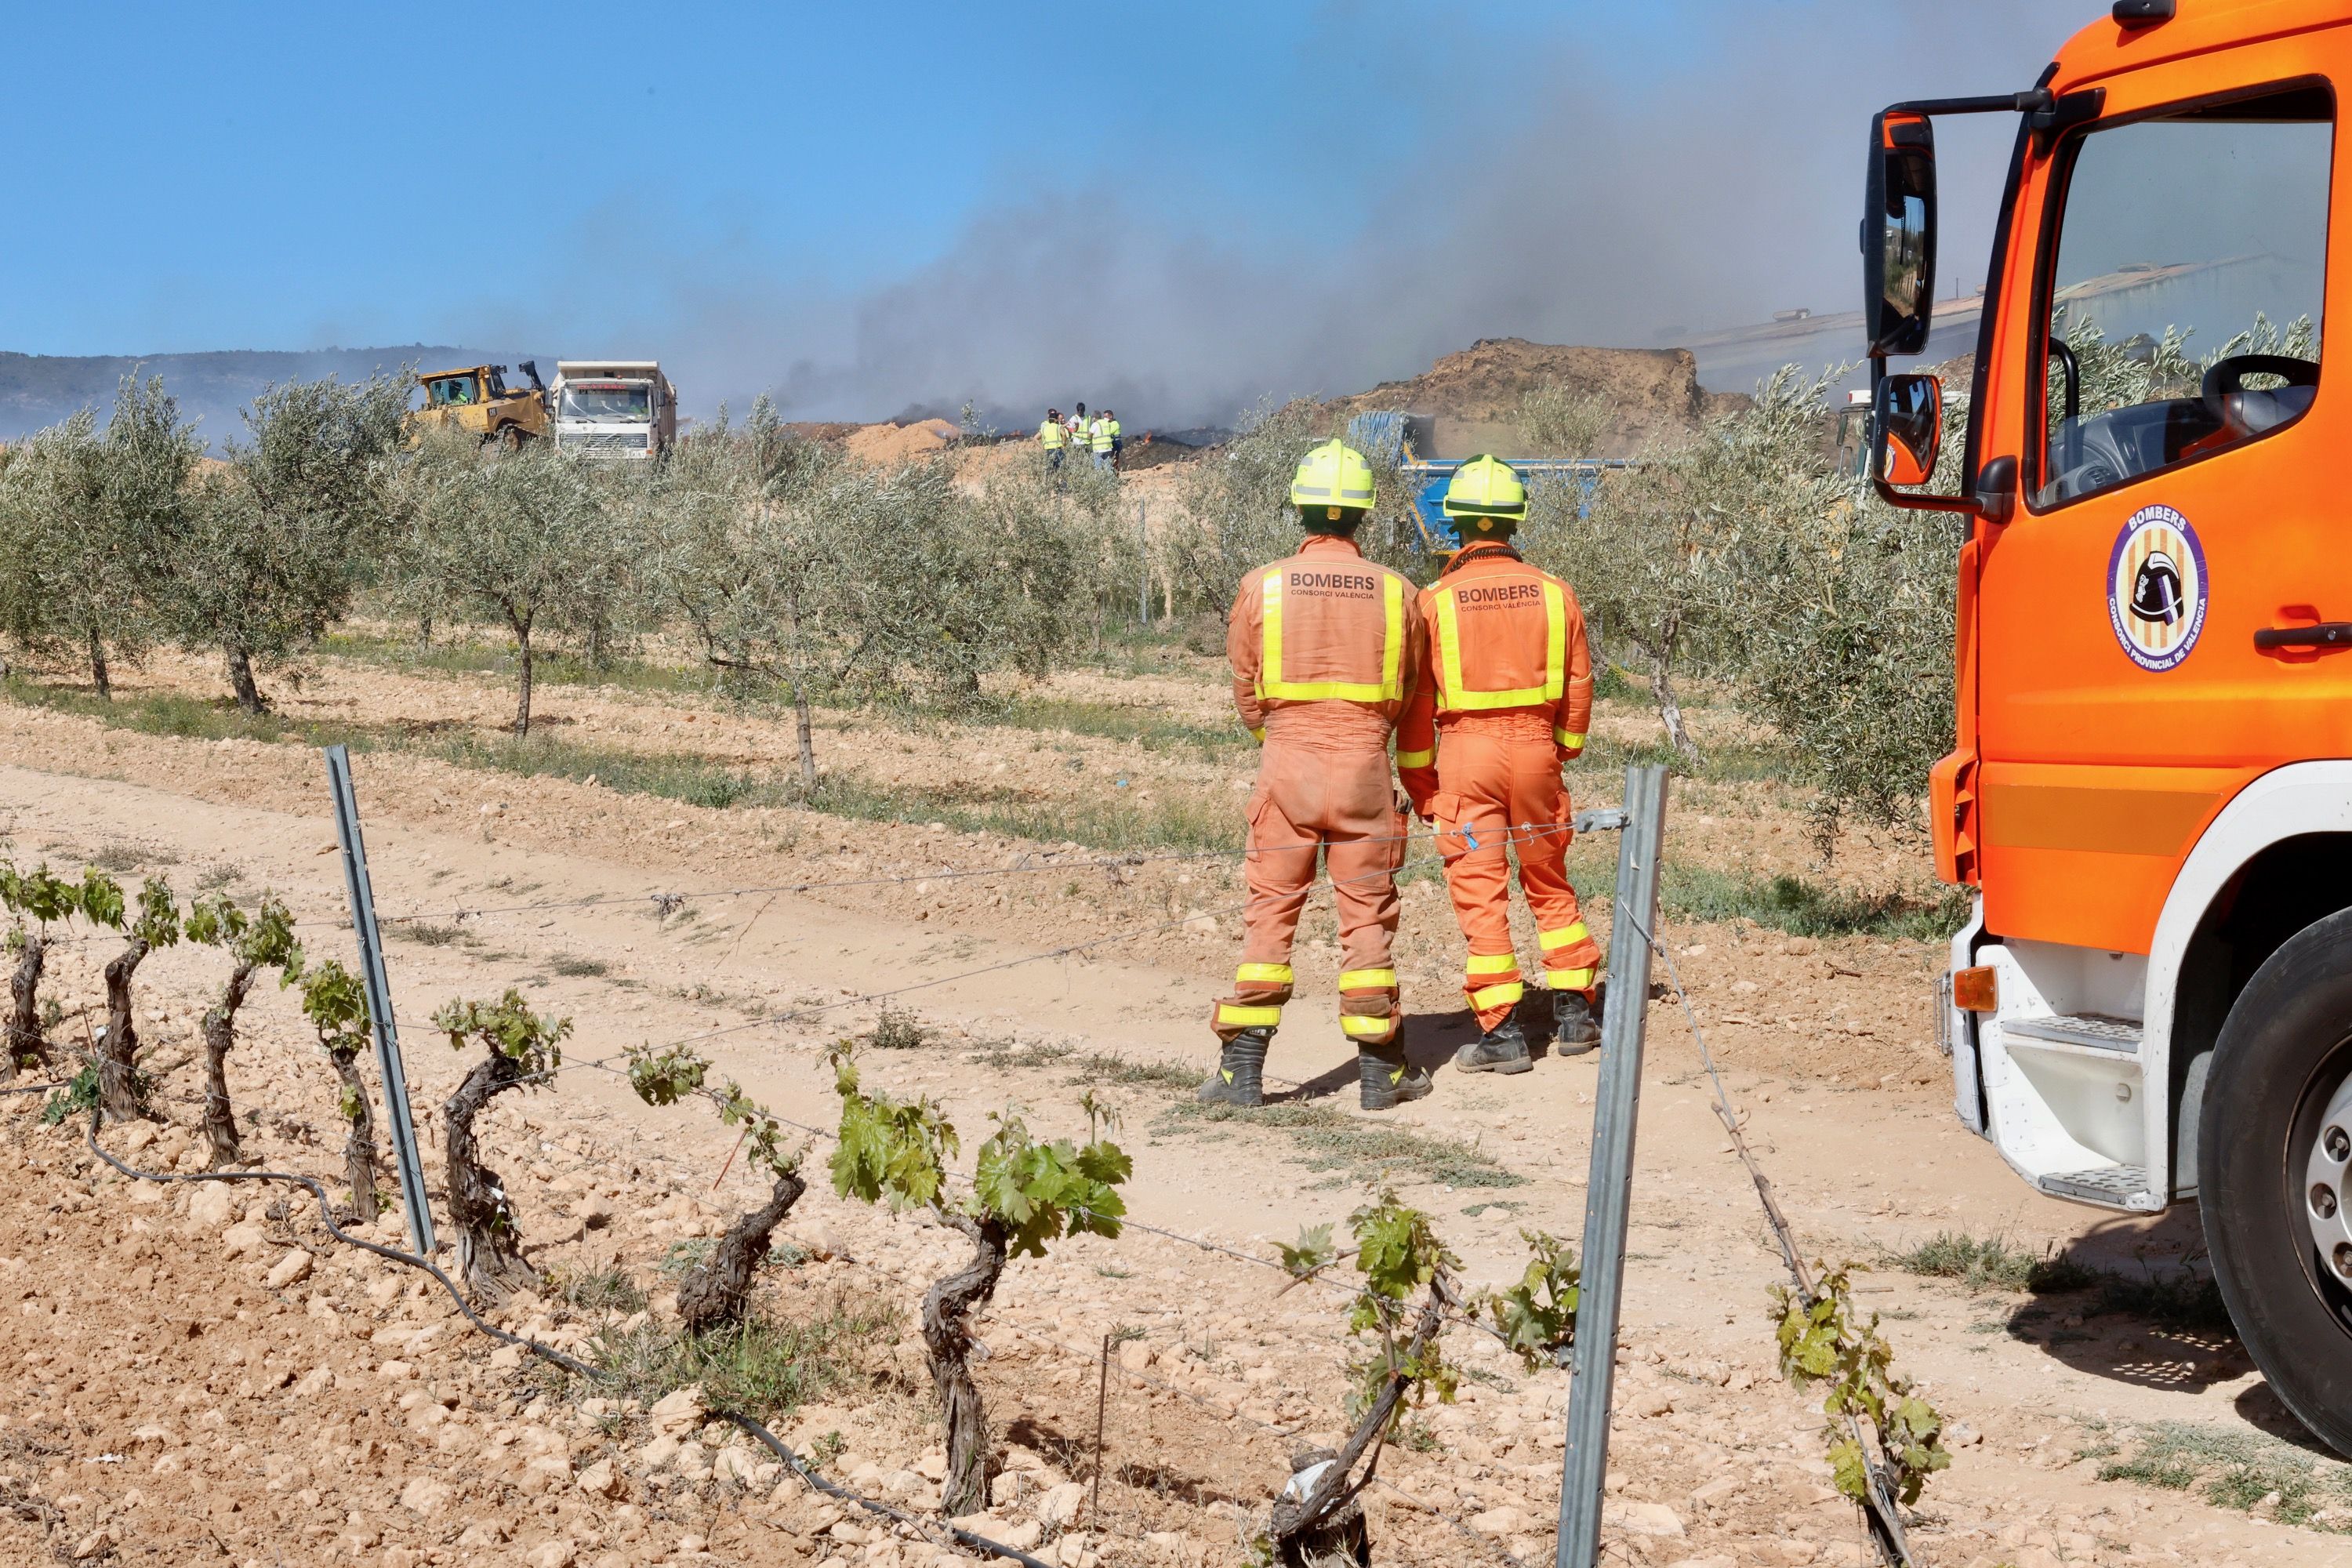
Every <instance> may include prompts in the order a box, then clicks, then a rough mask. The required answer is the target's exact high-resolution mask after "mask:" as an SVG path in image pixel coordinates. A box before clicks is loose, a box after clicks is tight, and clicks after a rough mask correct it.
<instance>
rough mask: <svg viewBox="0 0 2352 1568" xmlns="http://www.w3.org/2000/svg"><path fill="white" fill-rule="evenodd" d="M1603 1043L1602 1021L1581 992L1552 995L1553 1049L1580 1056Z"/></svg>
mask: <svg viewBox="0 0 2352 1568" xmlns="http://www.w3.org/2000/svg"><path fill="white" fill-rule="evenodd" d="M1600 1043H1601V1020H1600V1019H1598V1018H1596V1017H1594V1016H1592V1003H1591V999H1590V998H1588V997H1587V996H1586V995H1585V994H1584V993H1583V992H1581V991H1555V992H1553V993H1552V994H1551V1048H1552V1050H1553V1051H1554V1052H1555V1053H1556V1054H1558V1055H1559V1056H1563V1057H1580V1056H1582V1055H1583V1054H1584V1053H1585V1052H1587V1051H1589V1050H1591V1049H1592V1047H1595V1046H1597V1045H1599V1044H1600Z"/></svg>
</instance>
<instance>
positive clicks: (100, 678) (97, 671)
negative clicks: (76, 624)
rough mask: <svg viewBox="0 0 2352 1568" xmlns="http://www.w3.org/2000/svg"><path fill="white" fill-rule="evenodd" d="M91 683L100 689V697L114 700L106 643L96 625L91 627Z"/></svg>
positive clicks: (112, 679) (112, 680)
mask: <svg viewBox="0 0 2352 1568" xmlns="http://www.w3.org/2000/svg"><path fill="white" fill-rule="evenodd" d="M89 683H90V684H91V685H92V686H94V687H96V688H97V689H98V694H99V695H100V697H103V698H105V699H106V700H108V701H109V702H111V701H113V700H114V677H113V676H112V675H110V674H109V673H108V672H107V668H106V644H105V642H104V641H102V640H101V639H100V637H99V635H98V628H97V627H96V626H92V627H90V629H89Z"/></svg>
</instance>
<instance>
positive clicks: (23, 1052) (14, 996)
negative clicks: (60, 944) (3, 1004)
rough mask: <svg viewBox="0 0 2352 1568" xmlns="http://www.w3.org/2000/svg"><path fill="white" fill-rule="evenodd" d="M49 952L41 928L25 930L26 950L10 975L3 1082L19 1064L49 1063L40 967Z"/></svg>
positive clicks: (0, 1067)
mask: <svg viewBox="0 0 2352 1568" xmlns="http://www.w3.org/2000/svg"><path fill="white" fill-rule="evenodd" d="M48 954H49V944H48V940H47V938H46V937H44V936H42V935H41V934H40V933H39V932H38V931H26V933H25V951H24V953H23V954H22V955H21V956H20V957H18V959H17V960H16V973H14V974H12V975H10V976H9V977H8V1038H7V1044H6V1048H5V1050H0V1082H6V1081H9V1080H12V1079H15V1078H16V1069H17V1068H19V1067H20V1066H28V1065H31V1064H33V1063H47V1061H48V1059H49V1042H48V1040H47V1038H46V1037H44V1036H43V1035H42V1033H41V1000H40V991H41V966H42V964H43V963H46V962H47V958H48Z"/></svg>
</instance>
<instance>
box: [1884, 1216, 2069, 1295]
mask: <svg viewBox="0 0 2352 1568" xmlns="http://www.w3.org/2000/svg"><path fill="white" fill-rule="evenodd" d="M1883 1261H1884V1262H1885V1263H1886V1264H1888V1265H1889V1266H1891V1267H1893V1268H1900V1269H1902V1270H1903V1271H1904V1272H1905V1273H1906V1274H1923V1275H1926V1276H1927V1277H1928V1278H1930V1279H1957V1280H1958V1281H1959V1282H1960V1283H1962V1284H1963V1285H1966V1286H1967V1287H1968V1288H1969V1289H1971V1290H1985V1289H2000V1290H2023V1291H2029V1292H2032V1294H2035V1295H2053V1294H2055V1293H2057V1292H2059V1291H2062V1290H2080V1289H2085V1288H2086V1287H2088V1286H2090V1285H2093V1284H2095V1283H2096V1282H2097V1280H2098V1279H2099V1276H2098V1274H2097V1273H2095V1271H2094V1270H2092V1269H2090V1268H2085V1267H2084V1266H2083V1265H2082V1264H2079V1263H2077V1262H2075V1261H2074V1259H2073V1258H2068V1257H2066V1256H2064V1255H2063V1254H2061V1253H2056V1252H2042V1253H2033V1252H2028V1251H2026V1250H2025V1249H2024V1248H2023V1247H2011V1245H2010V1244H2009V1243H2008V1241H2006V1240H2005V1239H2003V1238H2002V1237H1975V1236H1969V1235H1968V1234H1967V1233H1966V1232H1963V1231H1951V1230H1939V1231H1937V1233H1936V1234H1935V1235H1933V1236H1931V1237H1928V1238H1927V1240H1925V1241H1923V1242H1921V1243H1920V1244H1919V1245H1918V1246H1916V1247H1913V1248H1911V1249H1910V1250H1909V1251H1908V1252H1898V1253H1890V1254H1889V1255H1887V1257H1886V1258H1885V1259H1884V1260H1883Z"/></svg>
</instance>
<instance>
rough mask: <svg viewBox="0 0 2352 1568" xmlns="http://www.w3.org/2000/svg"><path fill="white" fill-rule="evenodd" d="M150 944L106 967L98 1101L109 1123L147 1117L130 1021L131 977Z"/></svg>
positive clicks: (135, 945)
mask: <svg viewBox="0 0 2352 1568" xmlns="http://www.w3.org/2000/svg"><path fill="white" fill-rule="evenodd" d="M147 952H148V947H147V942H146V941H145V939H143V938H141V937H135V936H134V937H132V938H131V942H130V945H129V946H127V947H125V948H124V949H123V950H122V951H121V952H118V953H116V954H115V955H114V957H113V958H112V959H110V960H109V961H108V963H107V965H106V1037H105V1038H104V1039H102V1040H100V1042H99V1046H98V1102H99V1104H100V1107H102V1108H103V1109H104V1110H105V1112H106V1119H107V1120H108V1121H137V1120H138V1119H139V1118H141V1117H142V1116H144V1115H146V1114H147V1105H146V1101H145V1100H142V1098H141V1096H140V1093H139V1079H138V1071H137V1063H138V1059H139V1029H138V1026H136V1025H135V1024H133V1023H132V1022H131V976H132V975H134V974H136V973H139V965H140V964H141V963H143V962H145V960H146V957H147Z"/></svg>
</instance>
